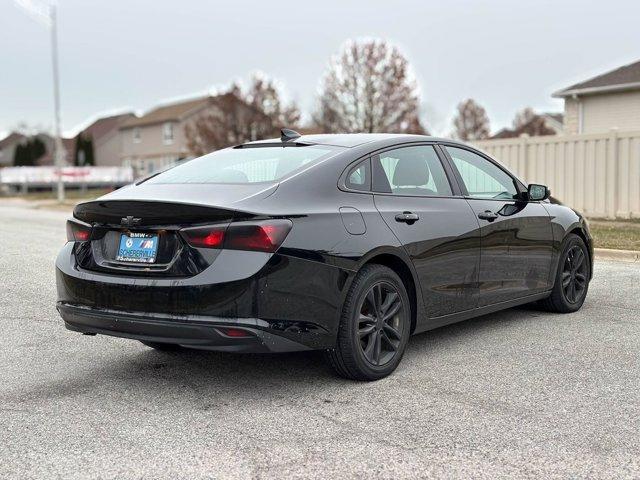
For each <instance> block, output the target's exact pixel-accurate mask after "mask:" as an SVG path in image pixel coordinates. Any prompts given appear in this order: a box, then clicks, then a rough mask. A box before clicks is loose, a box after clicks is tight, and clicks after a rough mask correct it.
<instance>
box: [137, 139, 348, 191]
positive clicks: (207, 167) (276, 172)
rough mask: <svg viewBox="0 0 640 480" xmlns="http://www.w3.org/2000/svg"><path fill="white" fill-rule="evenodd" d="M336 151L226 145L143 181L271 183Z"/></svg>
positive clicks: (309, 147) (310, 146) (316, 148)
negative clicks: (224, 147) (230, 146)
mask: <svg viewBox="0 0 640 480" xmlns="http://www.w3.org/2000/svg"><path fill="white" fill-rule="evenodd" d="M337 151H338V149H337V148H335V147H330V146H326V145H321V146H316V145H307V146H303V147H281V146H273V147H271V146H269V147H249V148H247V147H244V148H227V149H224V150H218V151H217V152H213V153H210V154H208V155H205V156H203V157H199V158H196V159H193V160H191V161H188V162H186V163H183V164H181V165H178V166H176V167H174V168H171V169H169V170H167V171H165V172H162V173H159V174H158V175H156V176H155V177H151V178H150V179H148V180H147V181H146V182H145V183H261V182H274V181H278V180H280V179H281V178H283V177H285V176H287V175H289V174H290V173H293V172H295V171H296V170H300V169H302V168H303V167H306V166H310V165H312V164H315V163H319V162H320V161H322V160H324V159H325V158H328V157H329V156H331V154H333V153H335V152H337Z"/></svg>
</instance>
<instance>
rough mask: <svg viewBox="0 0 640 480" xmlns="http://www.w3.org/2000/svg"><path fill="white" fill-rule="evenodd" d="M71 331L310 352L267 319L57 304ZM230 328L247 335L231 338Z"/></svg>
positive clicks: (194, 344)
mask: <svg viewBox="0 0 640 480" xmlns="http://www.w3.org/2000/svg"><path fill="white" fill-rule="evenodd" d="M57 309H58V312H60V315H61V316H62V318H63V320H64V322H65V326H66V327H67V328H68V329H69V330H73V331H76V332H80V333H83V334H88V335H95V334H102V335H111V336H115V337H122V338H129V339H134V340H140V341H145V342H160V343H172V344H178V345H182V346H184V347H189V348H198V349H205V350H217V351H227V352H247V353H248V352H251V353H265V352H292V351H300V350H310V348H309V347H308V346H306V345H303V344H301V343H298V342H295V341H292V340H290V339H288V338H285V337H283V336H281V335H278V334H277V333H275V332H274V331H273V329H272V328H271V324H270V323H269V322H267V321H265V320H260V319H255V318H222V317H205V316H190V317H187V318H180V317H176V316H174V315H163V314H159V313H149V314H143V313H131V312H121V311H116V310H102V309H95V308H91V307H86V306H82V305H71V304H68V303H64V302H58V303H57ZM229 328H233V329H234V330H235V331H236V332H237V331H238V330H240V331H242V332H245V334H246V335H247V336H243V337H237V336H230V335H228V334H227V333H226V332H228V331H229V330H228V329H229Z"/></svg>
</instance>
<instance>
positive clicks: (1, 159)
mask: <svg viewBox="0 0 640 480" xmlns="http://www.w3.org/2000/svg"><path fill="white" fill-rule="evenodd" d="M26 139H27V137H25V136H24V135H23V134H22V133H18V132H11V133H10V134H9V135H7V136H6V137H4V138H3V139H2V140H0V167H10V166H12V165H13V154H14V152H15V151H16V147H17V146H18V145H19V144H21V143H22V142H24V141H25V140H26Z"/></svg>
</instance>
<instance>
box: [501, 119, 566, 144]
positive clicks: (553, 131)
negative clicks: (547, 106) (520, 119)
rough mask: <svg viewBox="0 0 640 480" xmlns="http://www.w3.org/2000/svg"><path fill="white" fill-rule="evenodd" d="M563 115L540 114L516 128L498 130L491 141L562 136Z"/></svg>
mask: <svg viewBox="0 0 640 480" xmlns="http://www.w3.org/2000/svg"><path fill="white" fill-rule="evenodd" d="M562 133H563V115H562V114H561V113H540V114H536V115H535V116H534V117H532V118H531V119H530V120H529V121H528V122H526V123H525V124H523V125H521V126H519V127H518V128H503V129H502V130H499V131H498V132H497V133H496V134H495V135H493V136H492V137H491V138H492V139H494V138H495V139H497V138H516V137H519V136H521V135H523V134H526V135H529V136H530V137H538V136H544V135H562Z"/></svg>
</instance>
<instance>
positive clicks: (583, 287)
mask: <svg viewBox="0 0 640 480" xmlns="http://www.w3.org/2000/svg"><path fill="white" fill-rule="evenodd" d="M590 280H591V261H590V260H589V251H588V250H587V246H586V245H585V243H584V240H582V238H580V237H579V236H578V235H575V234H573V233H570V234H569V235H568V236H567V238H566V239H565V241H564V243H563V247H562V252H561V253H560V260H559V261H558V269H557V271H556V277H555V282H554V284H553V290H552V291H551V295H550V296H549V297H548V298H545V299H544V300H542V301H540V305H541V306H542V307H543V308H544V309H545V310H548V311H550V312H558V313H571V312H576V311H578V310H580V308H581V307H582V304H583V303H584V300H585V298H586V296H587V292H588V290H589V281H590Z"/></svg>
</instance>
